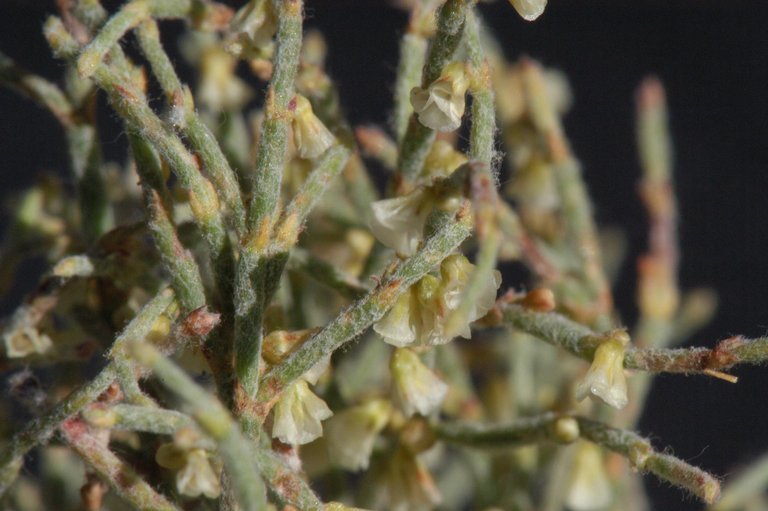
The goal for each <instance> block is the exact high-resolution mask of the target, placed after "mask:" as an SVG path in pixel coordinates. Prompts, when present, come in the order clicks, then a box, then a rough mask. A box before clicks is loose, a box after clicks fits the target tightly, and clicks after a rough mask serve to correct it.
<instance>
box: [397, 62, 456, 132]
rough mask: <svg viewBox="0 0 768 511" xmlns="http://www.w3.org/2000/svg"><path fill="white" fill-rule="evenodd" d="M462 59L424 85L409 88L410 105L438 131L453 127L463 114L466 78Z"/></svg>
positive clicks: (423, 121) (420, 120) (424, 122)
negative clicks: (422, 86)
mask: <svg viewBox="0 0 768 511" xmlns="http://www.w3.org/2000/svg"><path fill="white" fill-rule="evenodd" d="M464 67H465V65H464V63H463V62H454V63H452V64H449V65H447V66H446V67H445V69H444V70H443V73H442V74H441V75H440V77H439V78H438V79H437V80H435V81H434V82H432V83H431V84H430V85H429V86H428V87H427V88H426V89H422V88H421V87H414V88H413V89H411V105H412V106H413V110H414V111H415V112H416V114H417V116H418V119H419V122H420V123H421V124H423V125H424V126H426V127H427V128H431V129H433V130H437V131H455V130H456V129H458V127H459V126H461V118H462V116H463V115H464V106H465V98H464V96H465V94H466V93H467V88H468V87H469V79H468V78H467V76H466V74H465V72H464Z"/></svg>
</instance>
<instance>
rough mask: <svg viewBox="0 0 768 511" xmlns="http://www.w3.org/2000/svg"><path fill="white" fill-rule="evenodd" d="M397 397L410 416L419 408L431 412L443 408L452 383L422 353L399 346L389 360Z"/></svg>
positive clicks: (422, 411)
mask: <svg viewBox="0 0 768 511" xmlns="http://www.w3.org/2000/svg"><path fill="white" fill-rule="evenodd" d="M389 370H390V372H391V373H392V381H393V383H394V391H395V398H396V400H397V402H398V404H399V405H400V407H401V408H402V410H403V412H404V413H405V414H406V415H407V416H411V415H413V414H415V413H416V412H419V413H420V414H421V415H424V416H426V415H429V414H430V413H432V412H433V411H435V410H437V409H438V408H440V405H441V404H442V402H443V399H445V395H446V394H447V393H448V385H446V384H445V382H443V381H442V380H441V379H440V378H438V377H437V376H435V373H433V372H432V371H431V370H430V369H429V368H428V367H427V366H425V365H424V364H423V363H422V362H421V359H419V355H418V354H416V353H415V352H414V351H412V350H410V349H408V348H398V349H396V350H395V351H394V353H392V358H391V359H390V362H389Z"/></svg>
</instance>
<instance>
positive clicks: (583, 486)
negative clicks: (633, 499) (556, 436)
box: [566, 442, 611, 511]
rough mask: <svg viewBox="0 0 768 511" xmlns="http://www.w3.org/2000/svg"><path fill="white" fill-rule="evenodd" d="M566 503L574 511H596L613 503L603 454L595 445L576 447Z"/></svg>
mask: <svg viewBox="0 0 768 511" xmlns="http://www.w3.org/2000/svg"><path fill="white" fill-rule="evenodd" d="M575 448H576V455H575V457H574V459H573V467H572V470H571V479H570V482H569V484H568V493H567V496H566V503H567V504H568V508H569V509H572V510H573V511H595V510H598V509H604V508H606V507H607V506H608V505H609V504H610V503H611V484H610V482H609V481H608V474H607V473H606V471H605V462H604V460H603V454H602V451H601V449H600V447H598V446H597V445H595V444H590V443H588V442H582V443H580V444H579V445H577V446H575Z"/></svg>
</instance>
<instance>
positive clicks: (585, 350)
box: [501, 305, 768, 374]
mask: <svg viewBox="0 0 768 511" xmlns="http://www.w3.org/2000/svg"><path fill="white" fill-rule="evenodd" d="M501 312H502V316H503V319H504V322H505V323H507V324H508V325H510V326H513V327H515V328H517V329H519V330H521V331H523V332H526V333H528V334H531V335H533V336H534V337H537V338H538V339H541V340H542V341H546V342H548V343H550V344H552V345H554V346H557V347H559V348H562V349H564V350H566V351H568V352H570V353H572V354H573V355H575V356H577V357H579V358H583V359H584V360H588V361H591V360H592V357H593V356H594V353H595V350H596V349H597V347H598V346H599V345H600V343H602V342H603V341H604V340H605V337H604V335H602V334H600V333H599V332H595V331H593V330H591V329H589V328H587V327H585V326H584V325H582V324H580V323H576V322H575V321H572V320H570V319H568V318H566V317H565V316H562V315H560V314H557V313H554V312H534V311H531V310H528V309H525V308H524V307H521V306H519V305H504V306H502V309H501ZM766 361H768V337H758V338H755V339H746V338H744V337H731V338H729V339H725V340H723V341H720V342H719V343H718V344H717V345H716V346H715V347H714V348H712V349H710V348H678V349H662V348H649V349H645V348H634V347H629V348H627V349H626V350H625V351H624V367H626V368H627V369H639V370H641V371H649V372H654V373H661V372H667V373H684V374H699V373H703V374H708V373H711V372H712V371H720V370H725V369H729V368H731V367H733V366H735V365H737V364H762V363H765V362H766Z"/></svg>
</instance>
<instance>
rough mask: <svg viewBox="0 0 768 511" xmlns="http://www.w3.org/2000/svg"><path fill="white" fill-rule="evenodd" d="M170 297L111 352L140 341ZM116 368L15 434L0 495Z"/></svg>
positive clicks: (161, 298)
mask: <svg viewBox="0 0 768 511" xmlns="http://www.w3.org/2000/svg"><path fill="white" fill-rule="evenodd" d="M173 300H174V297H173V293H170V292H162V293H160V294H159V295H157V296H156V297H155V298H153V299H152V300H150V301H149V302H148V303H147V304H146V305H145V306H144V308H143V309H142V310H141V311H140V312H139V313H138V314H137V315H136V317H135V318H133V320H131V322H130V323H128V325H127V326H126V327H125V329H124V330H123V331H122V332H121V333H120V335H119V336H118V337H117V339H116V340H115V343H114V345H113V348H112V349H113V350H120V349H122V346H124V345H125V343H126V342H128V341H129V340H131V339H143V338H144V337H146V335H147V334H148V333H149V331H150V330H151V329H152V326H153V325H154V323H155V321H156V320H157V318H158V317H159V316H160V315H161V314H163V313H164V312H165V310H166V309H167V308H168V307H169V306H170V305H171V303H173ZM116 376H117V374H116V368H115V365H114V364H108V365H107V366H106V367H105V368H104V369H102V370H101V372H100V373H99V374H98V375H97V376H96V377H95V378H93V379H92V380H91V381H89V382H88V383H85V384H84V385H83V386H81V387H80V388H79V389H77V390H75V391H73V392H72V393H71V394H69V395H68V396H67V397H65V398H64V399H63V400H62V401H61V402H60V403H58V404H57V405H56V406H55V407H54V408H53V409H52V410H50V411H49V412H46V413H45V414H43V415H42V416H40V417H38V418H36V419H35V420H34V421H32V422H30V423H28V424H27V426H26V427H25V428H24V429H23V430H21V431H20V432H18V433H16V434H15V435H14V436H13V438H12V439H11V441H10V442H9V443H8V445H7V447H6V448H5V449H4V450H3V451H2V453H0V494H3V493H5V491H6V490H7V489H8V487H9V486H10V485H11V484H12V483H13V481H14V480H15V479H16V475H17V474H18V470H19V468H21V465H22V462H23V460H22V459H23V457H24V455H26V454H27V453H28V452H29V451H30V450H31V449H32V448H34V447H35V446H37V445H39V444H42V443H45V442H47V441H48V439H49V438H50V437H51V435H52V434H53V433H54V431H56V428H58V427H59V425H60V424H61V423H62V422H64V421H65V420H66V419H68V418H69V417H72V416H73V415H75V414H76V413H78V412H79V411H80V410H82V409H83V408H84V407H86V406H87V405H89V404H90V403H92V402H93V401H95V400H96V399H97V398H98V397H99V396H100V395H101V393H102V392H104V391H105V390H106V389H107V387H109V385H110V384H111V383H112V382H113V381H114V380H115V378H116Z"/></svg>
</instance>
